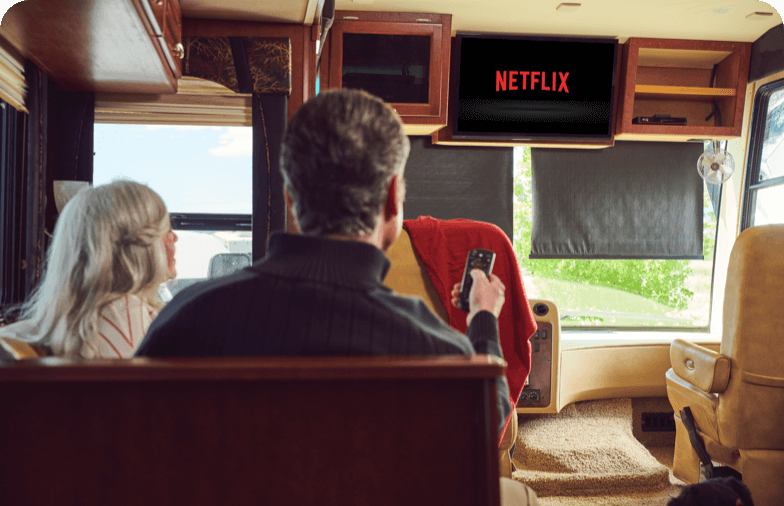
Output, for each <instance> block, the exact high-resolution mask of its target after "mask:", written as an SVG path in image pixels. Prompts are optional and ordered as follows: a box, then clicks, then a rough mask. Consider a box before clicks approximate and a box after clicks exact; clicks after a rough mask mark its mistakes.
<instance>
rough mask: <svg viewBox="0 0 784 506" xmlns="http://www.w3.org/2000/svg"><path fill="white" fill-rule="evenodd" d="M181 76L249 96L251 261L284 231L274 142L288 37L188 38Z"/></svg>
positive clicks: (287, 82)
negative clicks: (202, 80)
mask: <svg viewBox="0 0 784 506" xmlns="http://www.w3.org/2000/svg"><path fill="white" fill-rule="evenodd" d="M185 55H186V56H185V61H184V65H183V75H185V76H190V77H198V78H201V79H207V80H210V81H214V82H217V83H219V84H222V85H223V86H225V87H227V88H229V89H231V90H234V92H235V93H249V94H252V95H253V181H252V185H253V260H254V261H256V260H259V259H261V258H263V257H264V255H266V253H267V241H268V239H269V235H270V233H272V232H274V231H278V230H280V231H284V230H286V206H285V202H284V199H283V175H282V174H281V172H280V161H279V160H280V147H281V140H282V137H283V131H284V130H285V128H286V116H287V110H286V100H287V97H288V95H289V94H290V93H291V42H290V41H289V39H288V38H264V37H189V38H186V39H185Z"/></svg>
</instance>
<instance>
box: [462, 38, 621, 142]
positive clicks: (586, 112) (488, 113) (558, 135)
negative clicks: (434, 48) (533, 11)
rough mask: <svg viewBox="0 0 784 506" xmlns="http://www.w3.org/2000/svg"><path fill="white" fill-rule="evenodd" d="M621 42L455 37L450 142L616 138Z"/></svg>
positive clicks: (611, 40)
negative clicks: (615, 105)
mask: <svg viewBox="0 0 784 506" xmlns="http://www.w3.org/2000/svg"><path fill="white" fill-rule="evenodd" d="M617 58H618V40H617V39H611V38H565V37H544V36H541V37H540V36H520V35H477V34H467V33H458V34H457V36H456V37H455V46H454V65H453V66H452V69H453V73H454V76H453V77H454V81H453V85H454V88H453V89H452V100H453V101H454V102H453V108H452V111H454V113H451V114H452V119H451V125H452V137H453V138H474V139H486V138H493V139H499V140H521V141H526V140H528V141H537V140H540V141H544V140H548V141H549V140H554V141H603V140H610V139H612V134H613V112H614V101H615V92H616V91H615V90H616V88H617V85H616V75H615V74H616V72H615V70H616V61H617Z"/></svg>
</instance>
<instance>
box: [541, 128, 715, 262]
mask: <svg viewBox="0 0 784 506" xmlns="http://www.w3.org/2000/svg"><path fill="white" fill-rule="evenodd" d="M702 152H703V147H702V144H701V143H670V142H616V143H615V146H613V147H611V148H607V149H600V150H558V149H543V148H533V149H531V164H532V172H533V181H532V187H533V205H534V206H533V224H532V225H533V226H532V233H531V254H530V258H618V259H699V260H701V259H702V258H703V256H702V213H703V200H702V199H703V181H702V179H701V178H700V176H699V175H698V174H697V159H698V158H699V156H700V154H702Z"/></svg>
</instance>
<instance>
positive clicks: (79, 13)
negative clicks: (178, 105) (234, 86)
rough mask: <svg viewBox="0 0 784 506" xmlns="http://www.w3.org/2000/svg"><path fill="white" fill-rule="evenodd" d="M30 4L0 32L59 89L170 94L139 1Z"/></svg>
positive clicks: (172, 84)
mask: <svg viewBox="0 0 784 506" xmlns="http://www.w3.org/2000/svg"><path fill="white" fill-rule="evenodd" d="M146 1H147V0H83V1H79V2H73V1H65V0H34V1H25V2H20V3H17V4H16V5H14V6H13V7H11V9H9V11H8V12H7V13H6V15H5V17H4V18H3V23H2V26H0V33H1V34H2V35H3V36H4V37H5V38H6V39H8V41H9V42H11V43H12V44H13V45H15V46H16V47H17V48H18V49H19V50H20V51H21V52H22V54H24V55H25V56H26V57H28V58H30V59H31V60H33V61H34V62H35V63H36V65H38V67H39V68H41V70H43V71H44V72H46V74H48V75H49V76H50V77H51V78H53V79H54V80H55V81H56V82H57V83H58V84H59V85H60V86H61V87H62V88H63V89H66V90H72V91H106V92H136V93H174V92H176V90H177V82H176V79H175V78H174V75H173V74H172V72H171V69H170V68H169V65H168V64H167V62H166V56H165V55H164V52H163V49H162V48H161V47H160V44H159V43H158V40H157V36H156V35H155V34H154V33H153V25H152V24H151V23H150V22H149V20H148V19H147V15H146V14H145V11H144V8H143V6H142V5H141V4H140V2H146Z"/></svg>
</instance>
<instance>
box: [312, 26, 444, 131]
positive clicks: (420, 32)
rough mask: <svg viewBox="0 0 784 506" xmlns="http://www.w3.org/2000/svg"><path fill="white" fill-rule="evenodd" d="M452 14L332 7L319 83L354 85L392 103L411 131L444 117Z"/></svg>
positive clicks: (431, 127)
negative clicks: (353, 9) (343, 9)
mask: <svg viewBox="0 0 784 506" xmlns="http://www.w3.org/2000/svg"><path fill="white" fill-rule="evenodd" d="M451 26H452V17H451V15H448V14H421V13H416V14H414V13H386V12H358V11H337V12H336V13H335V22H334V24H333V25H332V28H331V29H330V31H329V36H328V41H327V45H328V47H327V48H325V51H324V53H322V61H321V69H322V74H321V75H322V83H321V87H322V88H359V89H364V90H366V91H368V92H370V93H373V94H375V95H378V96H380V97H381V98H383V99H384V100H385V101H387V102H389V103H390V104H392V106H393V107H394V108H395V110H396V111H397V112H398V114H400V117H401V118H402V119H403V123H405V124H406V130H407V133H409V134H410V135H427V134H430V133H432V132H434V131H436V130H438V129H439V128H441V127H443V126H444V125H446V123H447V105H448V101H449V57H450V43H451Z"/></svg>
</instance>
